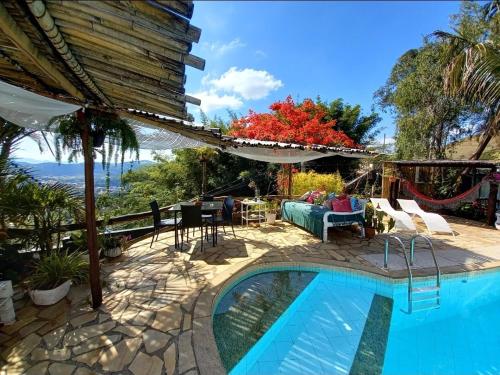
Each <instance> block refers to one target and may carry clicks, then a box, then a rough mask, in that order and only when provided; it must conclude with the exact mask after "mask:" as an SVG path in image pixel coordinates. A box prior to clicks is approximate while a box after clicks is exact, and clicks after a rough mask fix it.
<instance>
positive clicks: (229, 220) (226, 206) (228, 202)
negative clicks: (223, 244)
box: [209, 196, 236, 237]
mask: <svg viewBox="0 0 500 375" xmlns="http://www.w3.org/2000/svg"><path fill="white" fill-rule="evenodd" d="M233 210H234V199H233V198H232V197H231V196H228V197H226V198H225V199H224V203H223V204H222V212H221V215H217V216H216V217H215V222H214V221H213V220H214V219H213V218H210V219H209V222H210V223H212V224H213V225H215V228H216V233H215V235H217V227H218V226H219V224H222V229H223V230H224V234H226V224H230V225H231V229H232V230H233V235H234V236H235V237H236V233H234V226H233Z"/></svg>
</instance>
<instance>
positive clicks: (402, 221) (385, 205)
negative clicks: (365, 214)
mask: <svg viewBox="0 0 500 375" xmlns="http://www.w3.org/2000/svg"><path fill="white" fill-rule="evenodd" d="M370 200H371V202H372V203H373V207H374V208H375V209H376V210H377V209H378V210H381V211H384V212H385V213H386V214H387V215H389V216H390V217H392V218H393V219H394V222H395V224H394V228H396V229H398V230H401V231H415V232H416V231H417V227H416V226H415V223H414V222H413V220H412V219H411V217H410V215H408V214H407V213H406V212H403V211H396V210H395V209H394V208H393V207H392V206H391V204H390V203H389V201H388V200H387V199H385V198H370Z"/></svg>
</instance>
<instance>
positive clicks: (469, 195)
mask: <svg viewBox="0 0 500 375" xmlns="http://www.w3.org/2000/svg"><path fill="white" fill-rule="evenodd" d="M486 182H487V179H486V178H485V179H483V180H481V181H480V182H479V183H477V184H476V185H474V186H473V187H471V188H470V189H469V190H467V191H465V192H463V193H462V194H459V195H457V196H455V197H452V198H446V199H434V198H431V197H429V196H427V195H425V194H422V193H421V192H419V191H418V190H417V188H416V187H415V185H413V184H412V183H411V182H410V181H408V180H402V181H401V191H402V192H403V194H404V195H405V196H408V197H410V198H413V199H414V200H415V201H416V202H417V203H419V204H421V205H423V206H427V207H430V208H434V209H440V208H448V209H456V208H457V207H458V206H459V204H460V203H462V202H464V201H465V202H473V201H475V200H476V199H477V198H479V189H480V188H481V185H483V184H484V183H486Z"/></svg>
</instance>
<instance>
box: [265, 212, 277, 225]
mask: <svg viewBox="0 0 500 375" xmlns="http://www.w3.org/2000/svg"><path fill="white" fill-rule="evenodd" d="M266 222H267V223H268V224H274V223H275V222H276V212H266Z"/></svg>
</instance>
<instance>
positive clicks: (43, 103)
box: [0, 81, 80, 129]
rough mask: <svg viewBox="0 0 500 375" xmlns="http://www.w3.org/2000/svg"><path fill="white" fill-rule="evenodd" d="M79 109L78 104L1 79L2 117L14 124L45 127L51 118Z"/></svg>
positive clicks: (37, 127)
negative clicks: (44, 94)
mask: <svg viewBox="0 0 500 375" xmlns="http://www.w3.org/2000/svg"><path fill="white" fill-rule="evenodd" d="M78 109H80V107H79V106H77V105H74V104H68V103H64V102H61V101H59V100H54V99H50V98H46V97H45V96H41V95H37V94H34V93H32V92H30V91H27V90H23V89H21V88H19V87H17V86H13V85H9V84H8V83H5V82H2V81H0V117H2V118H4V119H5V120H7V121H10V122H12V123H13V124H16V125H19V126H22V127H25V128H33V129H45V127H46V125H47V123H48V122H49V120H50V119H51V118H53V117H55V116H61V115H65V114H68V113H72V112H75V111H77V110H78Z"/></svg>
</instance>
